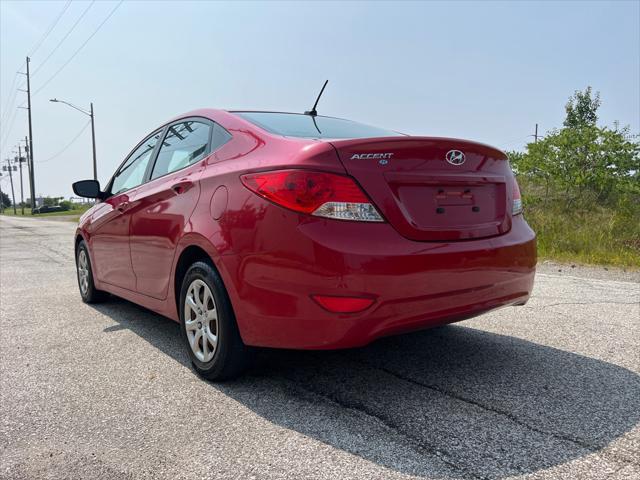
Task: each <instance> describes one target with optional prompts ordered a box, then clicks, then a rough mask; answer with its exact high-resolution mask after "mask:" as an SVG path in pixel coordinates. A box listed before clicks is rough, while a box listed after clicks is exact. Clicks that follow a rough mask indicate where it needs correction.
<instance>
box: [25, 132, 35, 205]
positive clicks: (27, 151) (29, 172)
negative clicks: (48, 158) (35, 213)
mask: <svg viewBox="0 0 640 480" xmlns="http://www.w3.org/2000/svg"><path fill="white" fill-rule="evenodd" d="M24 155H25V159H26V162H27V175H28V177H29V192H30V194H31V198H34V195H33V190H31V165H30V164H29V139H28V138H27V136H26V135H25V137H24ZM29 203H30V204H31V200H30V201H29Z"/></svg>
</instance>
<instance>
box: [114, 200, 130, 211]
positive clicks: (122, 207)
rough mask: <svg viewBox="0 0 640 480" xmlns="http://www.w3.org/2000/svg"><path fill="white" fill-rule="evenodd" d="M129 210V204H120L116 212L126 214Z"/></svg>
mask: <svg viewBox="0 0 640 480" xmlns="http://www.w3.org/2000/svg"><path fill="white" fill-rule="evenodd" d="M127 208H129V202H120V203H119V204H118V206H117V207H116V210H118V211H119V212H124V211H125V210H126V209H127Z"/></svg>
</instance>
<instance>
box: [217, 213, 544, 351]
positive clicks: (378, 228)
mask: <svg viewBox="0 0 640 480" xmlns="http://www.w3.org/2000/svg"><path fill="white" fill-rule="evenodd" d="M307 218H308V217H307ZM281 227H282V228H281V229H280V231H279V235H277V238H276V239H273V238H272V237H273V235H271V236H270V237H269V238H262V239H261V238H260V235H261V234H260V230H259V229H257V230H256V233H255V235H256V237H255V241H256V242H257V243H258V244H261V246H263V247H266V248H264V249H262V251H260V250H258V251H260V253H253V254H246V255H242V254H239V255H224V256H222V261H223V263H224V268H225V270H226V271H227V272H231V271H233V274H232V275H230V277H229V278H234V279H235V280H234V281H233V285H231V286H228V287H230V288H228V290H229V295H230V298H231V301H232V304H233V306H234V310H235V313H236V317H237V320H238V325H239V328H240V333H241V335H242V338H243V340H244V342H245V343H247V344H248V345H255V346H263V347H275V348H299V349H336V348H349V347H356V346H361V345H365V344H367V343H369V342H371V341H372V340H375V339H376V338H379V337H382V336H386V335H392V334H396V333H402V332H407V331H412V330H419V329H424V328H430V327H434V326H437V325H442V324H446V323H451V322H455V321H459V320H464V319H466V318H470V317H473V316H476V315H479V314H481V313H483V312H486V311H489V310H492V309H495V308H499V307H502V306H505V305H513V304H522V303H524V302H526V301H527V300H528V298H529V295H530V293H531V290H532V287H533V280H534V275H535V264H536V244H535V234H534V233H533V231H532V230H531V229H530V228H529V226H528V225H527V223H526V222H525V220H524V219H523V218H522V216H521V215H520V216H517V217H515V218H514V219H513V226H512V228H511V230H510V231H509V232H508V233H507V234H504V235H501V236H498V237H492V238H485V239H480V240H469V241H458V242H415V241H411V240H408V239H406V238H404V237H402V236H400V235H398V234H397V233H396V231H395V230H394V229H393V228H392V227H391V226H390V225H389V224H366V225H363V224H361V223H359V224H356V223H352V222H336V221H331V220H324V219H316V218H312V219H308V220H307V221H301V222H298V223H296V224H294V223H291V224H289V225H287V222H284V224H282V225H281ZM289 227H290V228H289ZM254 251H256V250H254ZM311 295H330V296H331V295H333V296H366V297H373V298H375V300H376V301H375V303H374V304H373V305H372V306H371V307H369V308H368V309H366V310H364V311H362V312H358V313H352V314H339V313H331V312H328V311H326V310H324V309H323V308H322V307H320V306H319V305H318V304H317V303H316V302H315V301H314V300H313V299H312V298H311Z"/></svg>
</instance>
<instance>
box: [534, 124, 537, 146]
mask: <svg viewBox="0 0 640 480" xmlns="http://www.w3.org/2000/svg"><path fill="white" fill-rule="evenodd" d="M533 138H534V141H535V143H538V124H537V123H536V133H534V134H533Z"/></svg>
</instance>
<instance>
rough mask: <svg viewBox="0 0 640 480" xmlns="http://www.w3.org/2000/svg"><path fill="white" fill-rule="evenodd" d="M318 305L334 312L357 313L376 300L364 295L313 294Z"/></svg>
mask: <svg viewBox="0 0 640 480" xmlns="http://www.w3.org/2000/svg"><path fill="white" fill-rule="evenodd" d="M311 298H313V299H314V300H315V301H316V302H317V303H318V305H320V306H321V307H322V308H324V309H325V310H329V311H330V312H333V313H356V312H361V311H363V310H366V309H367V308H369V307H370V306H371V305H373V302H375V300H374V299H373V298H363V297H333V296H327V295H312V296H311Z"/></svg>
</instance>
